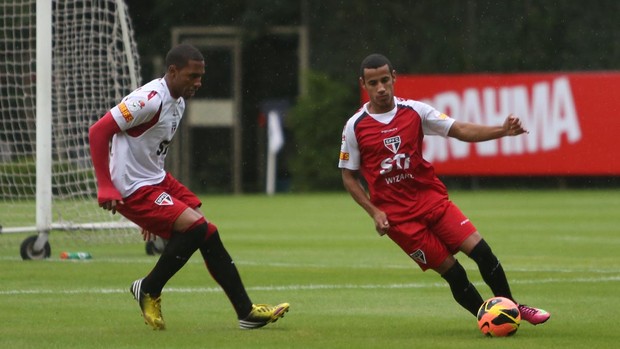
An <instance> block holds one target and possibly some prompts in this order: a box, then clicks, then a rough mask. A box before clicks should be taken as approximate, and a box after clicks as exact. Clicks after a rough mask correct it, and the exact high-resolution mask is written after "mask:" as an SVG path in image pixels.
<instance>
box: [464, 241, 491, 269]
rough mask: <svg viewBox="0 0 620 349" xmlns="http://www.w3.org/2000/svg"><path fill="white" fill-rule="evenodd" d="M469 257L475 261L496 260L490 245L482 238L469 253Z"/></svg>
mask: <svg viewBox="0 0 620 349" xmlns="http://www.w3.org/2000/svg"><path fill="white" fill-rule="evenodd" d="M469 258H471V259H473V260H474V261H475V262H476V263H478V264H480V263H485V262H486V263H492V264H494V263H495V262H496V261H497V257H495V255H494V254H493V251H492V250H491V246H489V244H487V242H486V241H485V240H484V239H482V240H480V242H478V244H477V245H476V246H474V248H473V249H472V250H471V252H470V253H469Z"/></svg>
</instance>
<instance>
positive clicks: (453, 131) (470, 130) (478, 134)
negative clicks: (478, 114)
mask: <svg viewBox="0 0 620 349" xmlns="http://www.w3.org/2000/svg"><path fill="white" fill-rule="evenodd" d="M523 133H527V130H526V129H524V128H523V126H522V125H521V120H519V118H518V117H516V116H514V115H513V114H510V115H508V117H507V118H506V120H505V121H504V123H503V125H501V126H487V125H480V124H472V123H468V122H459V121H455V122H454V123H453V124H452V126H451V127H450V131H448V136H449V137H453V138H456V139H459V140H461V141H464V142H484V141H489V140H492V139H497V138H502V137H506V136H517V135H520V134H523Z"/></svg>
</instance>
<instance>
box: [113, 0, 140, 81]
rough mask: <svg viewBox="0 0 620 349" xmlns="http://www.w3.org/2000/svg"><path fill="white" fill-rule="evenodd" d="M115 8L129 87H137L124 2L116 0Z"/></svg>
mask: <svg viewBox="0 0 620 349" xmlns="http://www.w3.org/2000/svg"><path fill="white" fill-rule="evenodd" d="M116 8H117V9H118V17H119V20H120V21H121V30H122V31H123V45H124V46H125V50H124V51H125V58H126V59H127V66H128V67H129V80H130V83H131V89H132V90H135V89H137V88H138V78H137V75H136V66H135V64H136V62H134V60H133V47H131V37H130V36H129V34H130V33H129V25H127V22H128V21H129V16H127V11H126V9H125V2H124V1H123V0H116Z"/></svg>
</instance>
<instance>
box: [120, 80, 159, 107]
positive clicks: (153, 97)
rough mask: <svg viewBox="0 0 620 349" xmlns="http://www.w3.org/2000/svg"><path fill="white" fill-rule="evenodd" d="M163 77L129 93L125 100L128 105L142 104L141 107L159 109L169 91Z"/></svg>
mask: <svg viewBox="0 0 620 349" xmlns="http://www.w3.org/2000/svg"><path fill="white" fill-rule="evenodd" d="M165 88H166V86H165V85H164V84H163V83H162V82H161V79H155V80H153V81H151V82H148V83H146V84H144V85H142V86H141V87H139V88H137V89H135V90H134V91H133V92H131V93H130V94H129V95H127V96H126V97H125V98H124V99H123V102H124V103H125V104H127V105H140V106H141V109H142V108H144V109H146V110H150V109H155V110H157V109H159V107H160V106H161V104H162V101H163V100H164V98H165V97H164V95H165V93H167V91H166V90H165Z"/></svg>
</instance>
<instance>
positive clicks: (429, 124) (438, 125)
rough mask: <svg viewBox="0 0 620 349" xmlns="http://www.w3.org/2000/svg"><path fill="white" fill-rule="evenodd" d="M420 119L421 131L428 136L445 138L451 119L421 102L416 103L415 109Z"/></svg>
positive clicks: (452, 120)
mask: <svg viewBox="0 0 620 349" xmlns="http://www.w3.org/2000/svg"><path fill="white" fill-rule="evenodd" d="M415 109H416V110H417V111H418V113H419V114H420V116H421V117H422V131H423V132H424V134H425V135H429V136H442V137H447V136H448V131H450V127H452V124H453V123H454V121H456V120H454V119H453V118H451V117H449V116H448V115H446V114H444V113H441V112H439V111H438V110H437V109H435V108H433V107H431V106H430V105H428V104H426V103H422V102H416V108H415Z"/></svg>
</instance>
